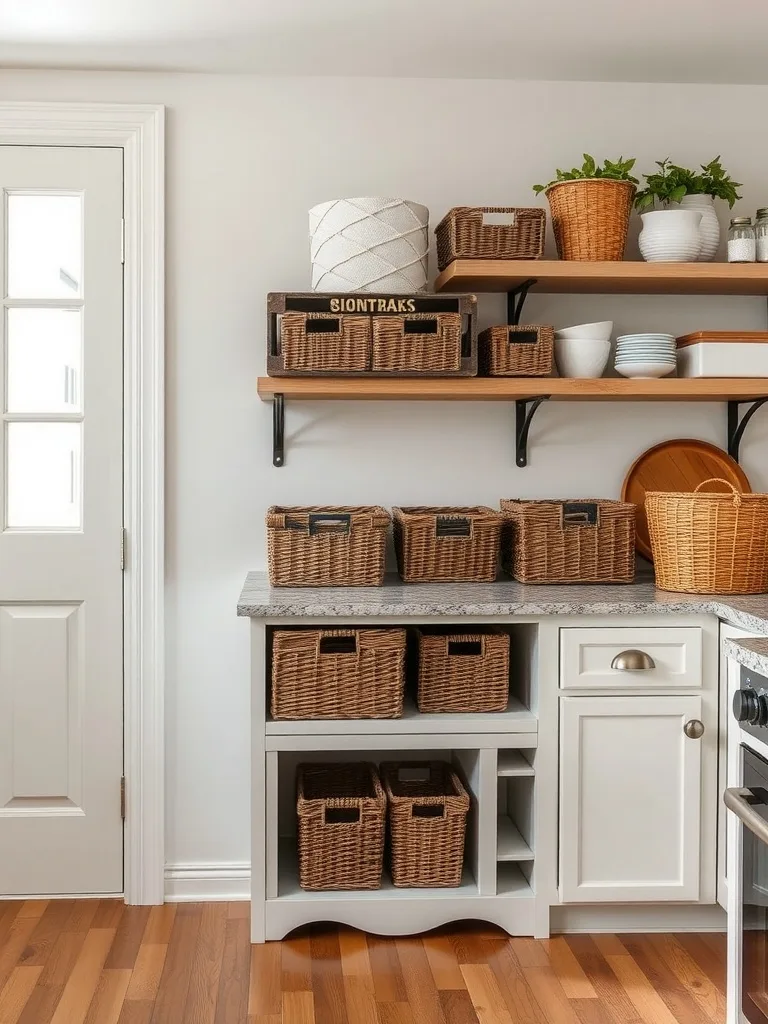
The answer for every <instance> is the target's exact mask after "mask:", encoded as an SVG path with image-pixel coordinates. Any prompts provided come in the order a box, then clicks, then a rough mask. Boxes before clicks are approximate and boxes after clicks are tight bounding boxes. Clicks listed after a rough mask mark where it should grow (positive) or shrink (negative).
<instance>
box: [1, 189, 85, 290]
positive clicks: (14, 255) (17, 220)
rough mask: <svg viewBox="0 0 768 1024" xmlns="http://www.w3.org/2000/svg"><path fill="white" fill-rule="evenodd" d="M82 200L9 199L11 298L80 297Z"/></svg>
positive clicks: (47, 196) (53, 197)
mask: <svg viewBox="0 0 768 1024" xmlns="http://www.w3.org/2000/svg"><path fill="white" fill-rule="evenodd" d="M82 249H83V229H82V199H81V197H80V196H61V195H59V196H57V195H51V194H50V193H48V194H44V195H18V194H15V193H13V192H11V193H9V194H8V254H7V265H8V297H9V298H12V299H59V298H68V299H71V298H77V297H80V296H81V295H82V293H83V292H82V276H83V275H82V264H83V252H82Z"/></svg>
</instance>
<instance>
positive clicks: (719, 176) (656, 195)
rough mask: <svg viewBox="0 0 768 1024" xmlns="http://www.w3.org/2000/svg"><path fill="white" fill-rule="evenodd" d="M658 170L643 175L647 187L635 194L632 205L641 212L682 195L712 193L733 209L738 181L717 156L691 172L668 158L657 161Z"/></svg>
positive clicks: (673, 200)
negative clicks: (698, 169)
mask: <svg viewBox="0 0 768 1024" xmlns="http://www.w3.org/2000/svg"><path fill="white" fill-rule="evenodd" d="M656 166H657V167H658V168H659V170H658V171H654V172H653V174H644V175H643V177H644V178H645V181H646V187H645V188H644V189H641V190H640V191H639V192H638V193H637V195H636V196H635V207H636V209H638V210H639V211H640V212H642V211H643V210H647V209H649V208H650V207H651V206H653V205H654V204H655V203H658V204H659V205H660V206H668V205H669V204H670V203H679V202H680V200H681V199H683V198H684V197H685V196H713V197H714V198H715V199H724V200H725V201H726V202H727V203H728V205H729V206H730V207H731V209H733V204H734V203H735V202H736V200H737V199H741V196H740V195H739V193H738V192H737V189H739V188H741V182H740V181H734V180H733V179H732V178H731V177H730V175H729V174H728V173H727V171H726V170H725V168H724V167H723V165H722V164H721V163H720V157H719V156H716V157H715V159H714V160H710V161H709V163H708V164H702V165H701V170H700V171H691V170H689V169H688V168H687V167H680V166H679V164H673V163H672V162H671V160H670V159H669V157H667V158H666V159H665V160H657V161H656Z"/></svg>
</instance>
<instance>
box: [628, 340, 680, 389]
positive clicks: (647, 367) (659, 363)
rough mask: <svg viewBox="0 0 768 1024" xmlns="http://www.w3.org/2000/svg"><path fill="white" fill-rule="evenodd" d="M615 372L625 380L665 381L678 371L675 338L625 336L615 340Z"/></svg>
mask: <svg viewBox="0 0 768 1024" xmlns="http://www.w3.org/2000/svg"><path fill="white" fill-rule="evenodd" d="M615 366H616V370H617V371H618V372H619V373H620V374H621V375H622V377H644V378H652V377H665V376H666V375H667V374H668V373H672V371H673V370H674V369H675V368H676V367H677V342H676V341H675V337H674V335H673V334H658V333H651V334H622V335H621V336H620V337H619V338H617V339H616V362H615Z"/></svg>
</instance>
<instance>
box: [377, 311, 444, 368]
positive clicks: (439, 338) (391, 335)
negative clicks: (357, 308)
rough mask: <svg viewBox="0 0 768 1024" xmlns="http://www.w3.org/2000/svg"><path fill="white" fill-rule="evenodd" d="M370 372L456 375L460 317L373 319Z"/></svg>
mask: <svg viewBox="0 0 768 1024" xmlns="http://www.w3.org/2000/svg"><path fill="white" fill-rule="evenodd" d="M371 369H372V370H379V371H384V370H386V371H389V372H393V373H394V372H397V373H406V372H412V373H441V372H446V371H449V370H450V371H451V372H453V373H457V372H458V371H459V370H460V369H461V314H460V313H434V314H433V313H409V314H408V315H407V316H377V317H374V319H373V342H372V357H371Z"/></svg>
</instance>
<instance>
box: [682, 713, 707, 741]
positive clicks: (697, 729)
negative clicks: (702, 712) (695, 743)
mask: <svg viewBox="0 0 768 1024" xmlns="http://www.w3.org/2000/svg"><path fill="white" fill-rule="evenodd" d="M683 732H684V733H685V735H686V736H687V737H688V739H689V740H700V739H701V737H702V736H703V735H704V723H703V722H700V721H699V720H698V718H692V719H691V720H690V722H686V723H685V725H684V726H683Z"/></svg>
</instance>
